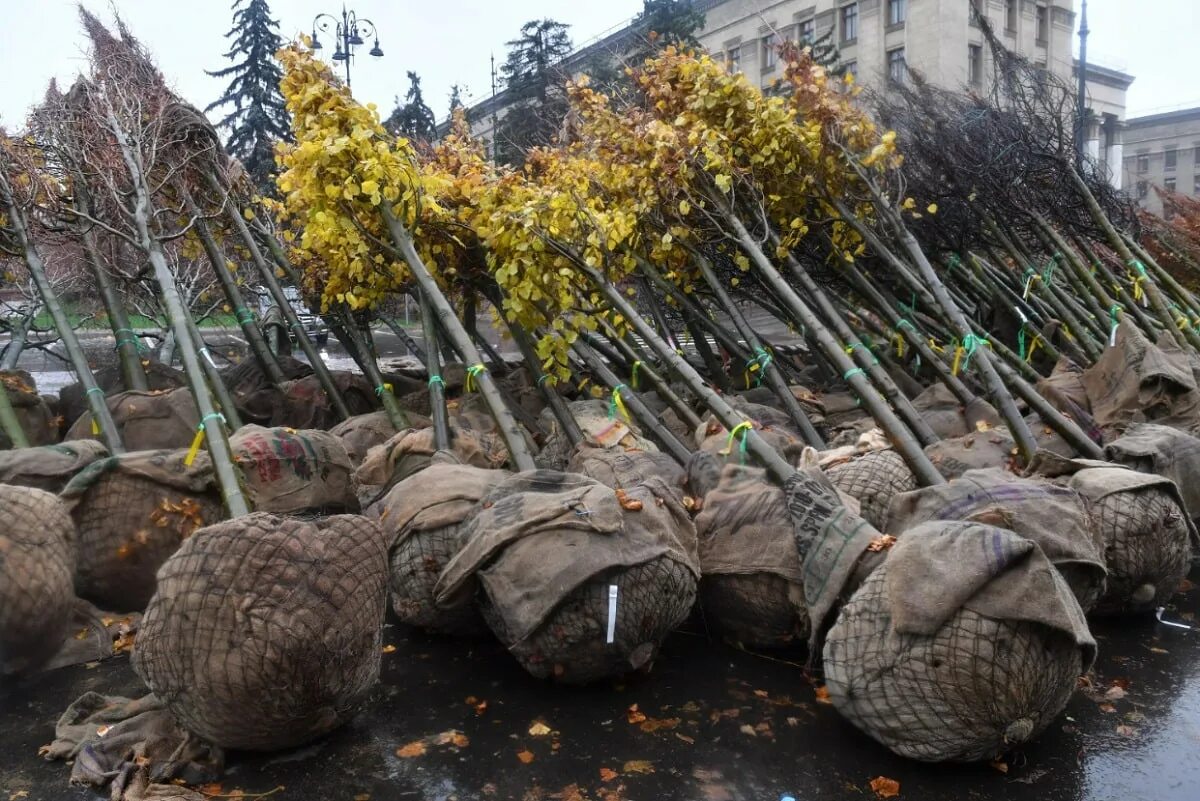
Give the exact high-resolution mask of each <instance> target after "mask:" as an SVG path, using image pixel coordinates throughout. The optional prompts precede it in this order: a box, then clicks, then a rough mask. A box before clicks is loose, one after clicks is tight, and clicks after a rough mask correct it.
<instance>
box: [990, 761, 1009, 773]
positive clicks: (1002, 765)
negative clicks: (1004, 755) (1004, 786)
mask: <svg viewBox="0 0 1200 801" xmlns="http://www.w3.org/2000/svg"><path fill="white" fill-rule="evenodd" d="M992 768H993V769H994V770H998V771H1000V772H1001V773H1008V763H1007V762H1004V761H1001V760H999V759H997V760H996V761H995V762H993V763H992Z"/></svg>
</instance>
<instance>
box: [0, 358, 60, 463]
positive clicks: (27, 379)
mask: <svg viewBox="0 0 1200 801" xmlns="http://www.w3.org/2000/svg"><path fill="white" fill-rule="evenodd" d="M0 382H2V383H3V384H4V390H5V392H6V393H7V395H8V402H9V403H11V404H12V407H13V411H14V412H16V415H17V422H19V423H20V424H21V430H22V431H24V432H25V439H27V440H28V441H29V445H30V447H37V446H39V445H52V444H54V443H55V442H58V436H59V430H58V420H57V419H56V415H55V414H54V412H53V410H51V408H50V406H49V404H47V403H46V400H45V398H43V397H42V396H41V395H39V394H38V392H37V384H36V383H35V382H34V380H33V377H32V376H30V375H29V373H27V372H25V371H24V370H0ZM0 440H3V441H7V437H5V436H4V432H2V431H0Z"/></svg>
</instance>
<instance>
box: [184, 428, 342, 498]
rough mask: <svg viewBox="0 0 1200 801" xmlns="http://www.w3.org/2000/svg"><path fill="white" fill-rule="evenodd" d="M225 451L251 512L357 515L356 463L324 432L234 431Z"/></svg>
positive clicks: (245, 429)
mask: <svg viewBox="0 0 1200 801" xmlns="http://www.w3.org/2000/svg"><path fill="white" fill-rule="evenodd" d="M229 447H230V448H231V449H232V451H233V459H234V461H235V462H236V463H237V466H238V467H239V468H240V469H241V471H242V476H243V477H244V478H245V486H246V490H247V498H248V499H249V500H250V503H251V504H252V505H253V507H254V510H255V511H258V512H271V513H273V514H280V515H284V514H299V513H303V512H309V513H312V512H320V513H322V514H339V513H342V512H350V513H356V512H358V511H359V505H358V495H357V490H358V483H357V482H356V481H355V479H354V465H353V464H352V463H351V461H350V457H349V455H347V453H346V449H345V448H344V447H342V443H341V440H339V439H338V438H337V437H335V436H333V435H332V434H330V433H329V432H327V431H296V430H293V429H289V428H262V427H261V426H254V425H248V426H242V427H241V428H239V429H238V430H237V431H235V432H234V434H233V436H231V437H230V438H229ZM204 456H207V453H206V454H204ZM197 461H199V457H198V458H197Z"/></svg>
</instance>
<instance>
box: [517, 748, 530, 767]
mask: <svg viewBox="0 0 1200 801" xmlns="http://www.w3.org/2000/svg"><path fill="white" fill-rule="evenodd" d="M517 759H519V760H521V762H523V763H524V764H526V765H528V764H529V763H530V762H532V761H533V752H532V751H530V750H529V749H528V748H526V749H524V750H521V751H518V752H517Z"/></svg>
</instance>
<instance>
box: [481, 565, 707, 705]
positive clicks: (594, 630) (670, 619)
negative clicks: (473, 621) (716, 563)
mask: <svg viewBox="0 0 1200 801" xmlns="http://www.w3.org/2000/svg"><path fill="white" fill-rule="evenodd" d="M612 585H616V586H617V588H618V589H617V604H616V625H615V627H614V629H613V634H614V637H613V642H612V643H609V642H607V635H608V613H609V587H611V586H612ZM695 600H696V579H695V577H694V576H693V575H692V573H691V572H690V571H689V570H688V569H687V567H685V566H684V565H682V564H680V563H679V562H677V561H675V560H674V559H670V558H668V557H659V558H657V559H654V560H651V561H649V562H646V563H644V564H640V565H636V566H634V567H625V568H618V569H615V570H613V571H611V572H609V573H607V574H604V575H601V576H597V577H594V578H592V579H591V580H590V581H588V582H587V583H585V584H582V585H580V586H579V587H577V588H576V589H575V590H574V591H572V592H571V593H570V594H568V595H567V596H566V597H565V598H564V599H563V601H562V603H561V604H560V605H559V606H558V607H557V608H556V609H555V610H554V611H553V612H551V613H550V615H549V616H548V617H547V618H546V619H545V621H543V622H542V625H541V626H540V627H539V628H538V629H537V630H536V631H534V632H533V634H531V635H530V636H529V637H526V638H525V639H524V640H522V641H520V642H516V643H513V642H511V638H510V637H508V636H507V632H506V630H505V624H504V621H503V619H502V618H501V617H500V616H499V615H497V614H496V612H495V608H494V607H493V605H492V602H491V599H490V598H489V597H488V596H487V594H486V593H484V594H483V596H482V602H481V605H480V611H481V612H482V613H483V618H484V620H485V621H487V624H488V626H489V627H490V628H491V629H492V632H493V633H495V635H496V636H497V637H498V638H499V639H500V641H501V642H503V643H504V644H505V645H506V646H507V647H508V650H509V651H510V652H511V653H512V654H513V656H515V657H516V658H517V661H518V662H520V663H521V665H522V666H523V667H524V668H525V669H526V670H528V671H529V672H530V673H531V674H533V675H534V676H537V677H538V678H553V679H555V680H556V681H560V682H563V683H567V684H585V683H588V682H592V681H597V680H599V679H603V678H606V677H610V676H620V675H623V674H625V673H628V672H629V671H630V670H637V669H639V668H642V667H645V666H648V665H649V664H650V663H651V661H652V660H653V659H654V656H655V654H656V653H657V652H658V646H659V643H661V642H662V640H663V638H665V637H666V636H667V634H668V633H670V632H671V630H672V629H674V628H675V627H676V626H678V625H679V624H680V623H682V622H683V621H684V619H685V618H687V616H688V613H689V612H690V611H691V608H692V604H693V603H694V602H695Z"/></svg>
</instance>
